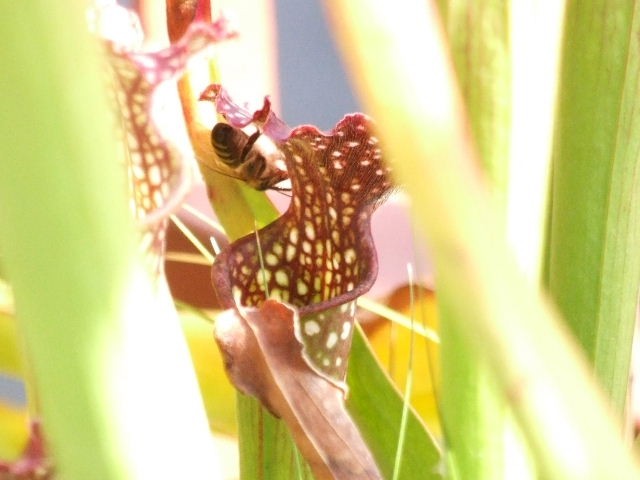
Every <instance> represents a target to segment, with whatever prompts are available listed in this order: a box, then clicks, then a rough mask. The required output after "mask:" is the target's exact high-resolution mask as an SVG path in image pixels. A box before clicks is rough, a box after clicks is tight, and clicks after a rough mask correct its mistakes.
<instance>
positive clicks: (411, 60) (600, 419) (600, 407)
mask: <svg viewBox="0 0 640 480" xmlns="http://www.w3.org/2000/svg"><path fill="white" fill-rule="evenodd" d="M327 6H328V8H327V12H329V14H330V16H331V19H332V21H333V23H334V25H335V26H336V32H337V37H338V40H339V45H340V46H341V47H342V52H343V54H344V56H345V57H346V62H345V63H346V64H347V65H348V66H349V67H350V68H351V69H352V79H353V80H354V83H355V86H356V87H357V91H358V92H359V93H360V94H361V96H362V99H363V102H364V104H365V105H366V106H368V108H369V109H370V111H371V113H372V114H373V115H374V116H375V118H376V120H377V122H378V127H379V133H380V137H381V141H382V142H383V144H384V146H385V147H386V149H387V151H388V155H389V156H390V158H393V159H397V161H395V162H394V163H393V167H394V168H395V171H396V173H397V175H398V178H399V179H400V180H401V181H402V182H403V184H404V185H405V187H406V190H407V192H408V193H409V194H410V195H411V197H412V200H413V205H414V208H415V211H416V215H417V218H416V222H417V225H418V227H419V228H420V230H421V231H422V232H423V233H424V234H425V238H427V239H428V240H429V246H430V248H431V252H433V254H434V257H435V259H436V263H437V270H438V279H437V280H438V287H439V289H438V295H439V296H440V299H441V300H442V301H443V302H444V304H446V305H449V306H451V308H453V309H455V311H454V312H452V313H453V314H452V315H451V316H450V318H451V319H453V320H454V321H455V322H457V330H458V331H460V332H464V333H465V334H466V335H467V337H468V338H469V339H470V340H471V342H470V345H473V347H474V349H475V351H476V355H478V357H479V359H480V360H481V361H486V362H487V365H488V367H489V368H490V369H491V371H492V372H493V373H494V375H495V379H496V383H497V385H498V386H499V387H500V394H501V395H502V396H503V398H504V399H505V401H507V402H508V404H509V406H510V407H511V408H512V409H513V411H514V412H515V414H516V418H517V420H518V423H519V424H520V426H521V428H522V431H523V434H524V435H525V438H526V439H527V441H528V443H529V445H530V446H531V448H532V449H533V451H534V453H535V458H536V461H537V463H538V465H540V467H541V468H542V470H543V472H544V473H545V474H546V475H547V477H548V478H555V479H574V478H594V479H596V478H625V479H627V478H629V479H631V478H637V476H638V475H639V474H640V470H639V469H638V466H637V465H636V464H635V462H634V461H633V460H632V459H631V457H630V455H629V452H628V451H627V450H626V448H625V446H624V445H623V443H622V441H621V438H620V436H619V434H618V431H617V430H616V428H615V426H614V424H613V422H612V421H611V418H610V415H609V414H608V412H607V410H606V408H605V403H604V401H603V399H602V397H601V393H600V392H598V390H597V388H596V387H595V385H594V383H593V381H592V379H591V377H590V374H589V372H588V368H587V365H586V362H584V359H582V358H581V357H580V354H579V350H578V349H577V348H576V346H575V345H574V343H572V340H571V338H570V337H569V336H568V335H566V333H565V332H564V330H563V329H561V328H559V327H558V319H557V317H556V316H555V314H554V312H553V311H552V309H551V308H550V307H549V305H548V304H547V303H546V302H545V301H544V300H543V299H542V298H540V296H539V294H538V292H537V291H536V289H535V288H534V287H532V285H531V283H529V282H528V281H527V280H526V279H525V278H524V276H523V275H522V274H521V273H520V272H519V271H518V269H517V268H516V264H515V261H514V259H513V258H512V257H511V255H510V253H509V248H508V246H507V242H506V238H505V235H504V230H503V228H502V225H501V222H500V221H499V216H498V213H497V212H495V211H494V210H492V204H491V203H490V202H489V200H488V197H487V192H486V191H485V190H484V189H483V185H482V184H481V183H480V182H478V176H477V174H476V173H475V167H474V165H475V162H476V159H475V156H474V154H473V149H472V147H471V144H470V141H469V138H468V136H467V129H466V125H465V121H464V115H463V111H462V107H461V100H460V98H459V97H458V95H457V92H456V90H455V88H453V87H452V85H453V84H454V83H453V81H452V74H451V65H450V62H449V61H448V59H447V57H446V54H445V50H444V45H443V35H442V32H441V27H440V25H439V24H438V22H437V15H436V12H435V6H434V2H433V1H432V2H424V1H423V0H403V1H401V2H394V3H393V4H391V3H390V2H386V1H384V0H353V1H350V2H341V1H338V0H328V1H327ZM362 12H366V13H367V15H366V16H363V15H362V14H361V13H362ZM416 45H419V46H420V49H421V50H420V52H421V54H420V55H415V54H414V52H415V48H416ZM409 52H411V54H409ZM567 445H570V446H571V449H567V448H566V447H567Z"/></svg>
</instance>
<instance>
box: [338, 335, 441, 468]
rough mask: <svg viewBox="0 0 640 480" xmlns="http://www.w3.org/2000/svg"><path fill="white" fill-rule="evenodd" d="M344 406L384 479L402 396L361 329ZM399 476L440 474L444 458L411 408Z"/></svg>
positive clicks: (391, 464) (392, 456)
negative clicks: (386, 373) (384, 370)
mask: <svg viewBox="0 0 640 480" xmlns="http://www.w3.org/2000/svg"><path fill="white" fill-rule="evenodd" d="M347 383H348V385H349V397H348V399H347V408H348V409H349V413H350V414H351V416H352V417H353V419H354V421H355V422H356V423H357V424H358V428H359V429H360V432H361V433H362V435H363V437H364V439H365V441H366V442H367V445H368V446H369V448H370V449H371V452H372V453H373V455H374V457H375V459H376V461H377V463H378V466H379V467H380V470H381V472H382V474H383V475H384V477H385V478H391V476H392V473H393V467H394V461H395V454H396V447H397V445H398V439H399V436H400V433H401V430H400V424H401V422H400V419H401V416H402V407H403V401H402V397H401V396H400V394H399V393H398V391H397V390H396V388H395V387H394V386H393V383H392V382H391V380H390V379H389V377H387V376H386V375H385V373H384V372H383V371H382V369H381V367H380V364H379V363H378V362H377V361H376V359H375V356H374V354H373V352H372V351H371V349H370V347H369V346H368V344H367V341H366V338H365V337H364V334H363V333H362V330H361V329H360V328H357V329H356V331H355V333H354V336H353V344H352V346H351V354H350V357H349V371H348V374H347ZM404 434H405V435H406V437H405V445H406V446H405V448H404V450H403V455H402V457H401V463H400V474H399V476H398V478H399V479H407V480H412V479H414V478H421V479H425V480H427V479H436V478H441V477H442V468H443V464H442V462H443V460H442V458H441V452H440V449H439V447H438V445H437V443H436V441H435V440H434V439H433V437H431V436H430V435H429V433H428V432H427V429H426V428H425V426H424V424H423V423H422V422H421V421H420V419H419V418H418V417H417V416H416V414H415V413H414V412H413V411H411V410H410V412H409V417H408V422H407V427H406V431H405V432H404Z"/></svg>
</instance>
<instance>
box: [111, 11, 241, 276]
mask: <svg viewBox="0 0 640 480" xmlns="http://www.w3.org/2000/svg"><path fill="white" fill-rule="evenodd" d="M233 35H234V33H233V32H229V31H228V30H227V24H226V21H225V20H224V19H221V20H219V21H217V22H215V23H204V22H198V23H193V24H191V25H190V27H189V28H188V29H187V31H186V33H185V34H184V35H183V36H182V38H180V40H179V41H177V42H176V43H174V44H172V45H171V46H170V47H168V48H166V49H164V50H160V51H157V52H148V53H147V52H144V53H143V52H138V51H133V50H130V49H128V48H125V47H123V46H120V45H118V44H116V43H114V42H107V45H106V46H107V59H108V60H109V65H110V67H111V71H112V78H113V85H114V89H113V91H114V93H115V97H116V99H117V102H118V107H119V108H118V109H117V111H118V114H119V123H120V124H121V125H122V127H123V130H124V143H125V148H126V151H127V154H126V158H127V163H126V165H127V172H128V177H129V188H130V199H131V208H132V210H133V213H134V216H135V218H136V219H137V220H138V221H139V222H140V223H141V224H142V225H143V226H144V227H145V229H144V233H143V237H142V242H141V243H142V246H141V248H142V250H143V251H144V252H145V253H146V254H147V258H148V263H149V265H150V269H151V271H152V272H155V273H157V274H161V273H162V271H163V270H162V268H163V267H162V266H163V254H164V245H165V234H166V227H167V220H168V216H169V214H170V213H171V212H172V211H173V210H175V209H176V208H177V207H178V206H179V205H180V203H181V202H182V200H183V199H184V196H185V195H186V194H187V193H188V191H189V189H190V187H191V174H190V168H189V165H188V163H187V162H186V161H184V159H183V158H182V155H181V153H180V152H179V151H178V149H177V148H175V147H174V145H173V144H172V143H171V142H170V141H168V140H167V139H169V138H171V137H172V136H171V135H169V134H167V132H163V131H162V129H161V128H160V127H159V126H158V124H157V118H154V116H153V115H152V112H153V101H154V94H155V92H156V90H157V89H158V87H159V86H160V85H161V84H163V83H165V82H168V81H170V80H174V79H175V78H176V77H177V76H178V75H179V74H181V73H182V72H184V70H185V69H186V67H187V63H188V62H189V61H190V60H191V59H192V58H193V57H194V56H195V55H197V54H198V53H200V52H202V51H204V50H205V49H206V48H207V47H209V46H210V45H211V44H212V43H215V42H219V41H222V40H225V39H227V38H229V37H230V36H233Z"/></svg>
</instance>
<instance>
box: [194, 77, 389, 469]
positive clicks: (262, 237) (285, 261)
mask: <svg viewBox="0 0 640 480" xmlns="http://www.w3.org/2000/svg"><path fill="white" fill-rule="evenodd" d="M201 99H204V100H209V101H212V102H213V103H214V104H215V105H216V108H217V110H218V112H219V113H221V114H222V115H224V117H225V118H226V120H227V121H228V122H229V124H230V125H232V127H234V128H244V127H246V126H248V125H250V124H252V125H253V126H254V127H255V128H257V129H258V130H259V131H260V132H262V133H263V134H265V135H267V136H268V137H270V138H271V140H273V141H274V143H275V145H276V146H277V147H278V149H279V150H280V151H281V152H282V154H283V158H284V162H285V164H286V168H287V171H288V173H289V177H290V180H291V197H292V198H291V203H290V206H289V208H288V209H287V211H286V212H285V213H284V214H282V216H281V217H280V218H278V219H277V220H276V221H274V222H273V223H271V224H270V225H267V226H266V227H264V228H262V229H260V230H259V231H258V232H256V233H255V234H250V235H247V236H245V237H243V238H240V239H238V240H236V241H235V242H233V243H232V244H230V245H229V246H228V247H227V248H225V249H224V250H223V251H222V252H221V253H220V254H219V255H218V257H217V258H216V260H215V263H214V265H213V268H212V281H213V284H214V288H215V289H216V291H217V294H218V297H219V300H220V303H221V304H222V305H223V306H224V307H227V308H229V309H231V310H230V311H229V312H230V313H228V314H227V315H226V316H225V317H224V318H225V320H224V321H220V322H219V323H218V325H217V328H216V340H217V342H218V344H219V346H220V347H221V350H222V352H223V356H224V358H225V363H226V366H227V371H228V372H229V375H230V377H231V379H232V381H233V382H234V383H235V385H236V386H237V387H238V388H239V389H240V390H241V391H243V392H245V393H249V394H251V395H254V396H256V397H258V398H259V399H260V400H261V401H262V403H263V404H264V405H265V406H266V407H267V408H269V410H271V411H272V412H273V413H274V414H276V415H277V416H280V417H282V418H283V419H284V420H285V422H286V423H287V425H288V426H289V428H290V429H291V431H292V433H293V435H294V437H295V438H296V442H297V443H298V445H299V447H300V449H301V451H302V453H303V454H304V455H305V458H306V459H307V461H308V462H309V464H310V465H311V467H312V469H313V470H314V473H315V474H316V476H317V477H318V478H380V476H379V472H378V470H377V467H376V466H375V462H374V461H373V458H372V457H371V455H370V453H369V452H368V450H367V448H366V446H365V444H364V442H363V441H362V439H361V437H360V434H359V433H358V430H357V428H356V426H355V425H354V424H353V422H352V420H351V418H350V417H349V415H348V413H347V412H346V409H345V406H344V394H345V392H346V388H345V384H344V379H345V373H346V367H347V361H348V355H349V350H350V347H351V339H352V334H353V326H354V320H355V311H356V303H355V302H356V299H357V298H358V297H359V296H360V295H362V294H364V293H365V292H366V291H368V290H369V288H371V286H372V284H373V282H374V280H375V277H376V275H377V269H378V266H377V258H376V253H375V249H374V245H373V239H372V236H371V231H370V219H371V215H372V213H373V211H374V210H375V209H376V208H377V207H378V206H379V205H380V204H381V203H382V202H383V201H384V200H385V199H386V197H387V196H388V195H389V194H390V192H391V191H392V189H393V184H392V182H391V180H390V178H389V169H388V168H387V167H386V166H385V165H384V164H383V161H382V154H381V151H380V148H379V146H378V139H377V138H376V136H375V135H374V134H373V125H372V121H371V120H370V119H369V118H368V117H367V116H365V115H363V114H351V115H347V116H345V117H344V118H343V119H342V120H341V121H340V122H338V124H337V125H336V126H335V127H334V128H333V130H331V131H330V132H328V133H324V132H321V131H319V130H318V129H317V128H315V127H313V126H307V125H305V126H300V127H297V128H294V129H290V128H288V127H287V126H286V125H285V124H284V123H283V122H282V121H281V120H279V119H278V118H277V117H276V115H275V114H274V113H273V112H272V111H271V104H270V102H269V100H268V98H265V101H264V104H263V107H262V108H261V109H260V110H258V111H256V112H249V111H248V110H246V109H244V108H241V107H239V106H237V105H236V104H235V103H234V102H233V101H232V100H231V99H230V98H229V96H228V95H227V93H226V91H225V90H224V89H223V88H222V87H221V86H219V85H212V86H210V87H208V88H207V90H206V91H205V92H204V93H203V95H202V96H201ZM281 302H283V303H281ZM296 346H297V347H296Z"/></svg>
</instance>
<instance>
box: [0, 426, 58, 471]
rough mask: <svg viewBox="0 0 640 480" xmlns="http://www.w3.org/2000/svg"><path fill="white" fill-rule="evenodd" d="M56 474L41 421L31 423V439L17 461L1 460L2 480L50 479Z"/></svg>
mask: <svg viewBox="0 0 640 480" xmlns="http://www.w3.org/2000/svg"><path fill="white" fill-rule="evenodd" d="M53 476H54V470H53V467H52V465H51V461H50V459H49V458H48V457H47V455H46V451H45V444H44V438H43V436H42V428H41V426H40V422H38V421H34V422H32V423H31V432H30V435H29V441H28V442H27V445H26V447H25V449H24V451H23V452H22V456H21V457H20V458H19V459H18V460H16V461H15V462H3V461H0V480H5V479H6V480H49V479H52V478H53Z"/></svg>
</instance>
